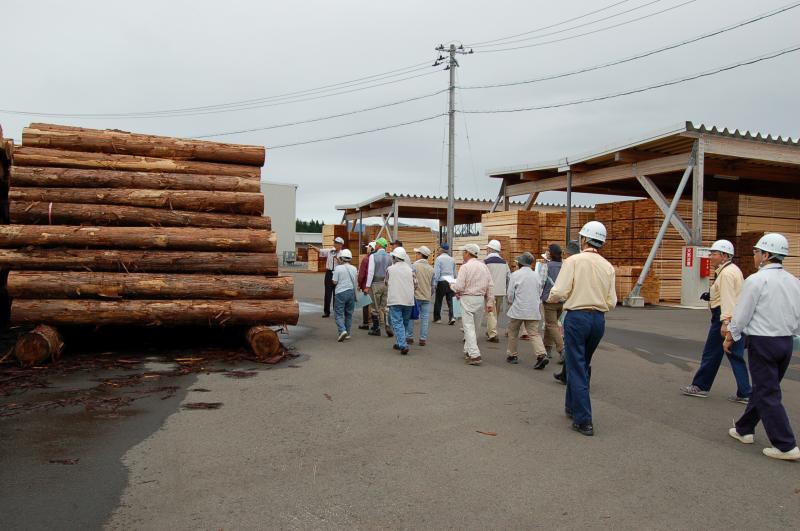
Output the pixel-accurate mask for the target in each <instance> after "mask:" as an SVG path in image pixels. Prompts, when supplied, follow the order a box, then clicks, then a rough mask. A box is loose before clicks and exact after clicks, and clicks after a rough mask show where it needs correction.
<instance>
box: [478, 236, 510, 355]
mask: <svg viewBox="0 0 800 531" xmlns="http://www.w3.org/2000/svg"><path fill="white" fill-rule="evenodd" d="M501 250H502V248H501V246H500V242H499V241H497V240H492V241H490V242H489V243H488V244H487V245H486V253H487V254H486V258H484V260H483V263H484V264H486V267H488V268H489V273H491V274H492V283H493V284H494V293H493V295H494V306H493V307H492V311H491V312H488V313H487V314H486V337H487V338H488V340H489V342H490V343H499V342H500V338H499V337H497V317H498V315H500V312H501V311H503V307H504V306H505V299H506V290H507V289H508V279H509V277H510V276H511V269H509V267H508V263H507V262H506V261H505V260H503V257H502V256H500V251H501Z"/></svg>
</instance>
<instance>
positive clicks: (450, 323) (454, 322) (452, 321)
mask: <svg viewBox="0 0 800 531" xmlns="http://www.w3.org/2000/svg"><path fill="white" fill-rule="evenodd" d="M447 324H449V325H450V326H453V325H454V324H456V320H455V319H452V318H451V319H450V322H449V323H447Z"/></svg>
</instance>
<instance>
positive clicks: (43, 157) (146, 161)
mask: <svg viewBox="0 0 800 531" xmlns="http://www.w3.org/2000/svg"><path fill="white" fill-rule="evenodd" d="M14 164H16V165H17V166H54V167H57V168H85V169H105V170H127V171H146V172H171V173H191V174H202V175H232V176H234V177H245V178H251V179H260V178H261V168H259V167H257V166H245V165H242V164H218V163H216V162H196V161H191V160H172V159H157V158H154V157H139V156H135V155H111V154H108V153H84V152H82V151H61V150H59V149H46V148H35V147H26V146H20V147H15V148H14Z"/></svg>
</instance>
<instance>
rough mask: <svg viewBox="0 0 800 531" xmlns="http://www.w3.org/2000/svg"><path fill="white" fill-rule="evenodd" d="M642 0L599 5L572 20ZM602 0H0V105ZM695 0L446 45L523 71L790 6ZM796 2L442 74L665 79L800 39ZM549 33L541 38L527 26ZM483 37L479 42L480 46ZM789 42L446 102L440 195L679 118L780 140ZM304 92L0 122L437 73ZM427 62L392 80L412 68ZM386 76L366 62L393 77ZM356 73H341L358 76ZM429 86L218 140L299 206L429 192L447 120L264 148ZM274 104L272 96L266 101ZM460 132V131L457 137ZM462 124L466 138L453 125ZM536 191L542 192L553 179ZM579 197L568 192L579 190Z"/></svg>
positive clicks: (222, 80)
mask: <svg viewBox="0 0 800 531" xmlns="http://www.w3.org/2000/svg"><path fill="white" fill-rule="evenodd" d="M651 2H652V5H649V6H646V7H643V8H641V9H638V10H636V11H633V12H631V13H629V14H627V15H622V16H619V17H614V18H611V19H609V20H607V21H605V22H598V23H596V24H591V25H587V26H585V27H583V28H580V29H574V30H570V31H566V32H564V31H563V30H565V29H567V28H570V27H571V26H575V25H579V24H584V23H586V22H591V21H593V20H596V19H598V18H602V17H607V16H610V15H614V14H616V13H619V12H621V11H623V10H628V9H632V8H636V7H639V6H642V5H644V4H647V3H651ZM684 2H686V0H659V1H655V2H653V0H629V1H627V2H623V3H621V4H620V5H619V6H617V7H615V8H613V9H609V10H607V11H603V12H601V13H598V14H596V15H593V16H590V17H587V18H582V19H580V20H577V21H575V22H571V23H568V24H564V25H560V26H556V27H554V28H551V29H549V30H545V31H540V32H538V33H534V34H528V35H524V36H522V37H518V38H516V39H513V40H517V39H522V38H526V37H527V38H530V37H536V39H534V40H525V41H523V42H519V43H515V44H510V45H507V46H503V47H512V46H520V45H528V44H534V43H540V42H542V41H546V40H552V39H558V38H562V37H567V36H570V35H574V34H576V33H582V32H586V31H590V30H594V29H598V28H602V27H605V26H608V25H611V24H615V23H619V22H623V21H626V20H630V19H632V18H636V17H638V16H642V15H646V14H648V13H652V12H655V11H659V10H662V9H666V8H669V7H671V6H677V5H679V4H681V3H684ZM613 3H615V1H614V0H592V1H590V0H572V1H569V2H551V1H544V0H525V1H521V0H520V1H511V0H494V1H492V2H487V1H485V0H483V1H478V0H462V1H460V2H441V1H430V0H428V1H416V0H405V1H403V2H375V1H372V2H367V1H348V0H339V1H336V2H332V1H324V0H306V1H303V2H293V1H275V0H272V1H267V2H255V1H251V2H244V1H234V0H228V1H226V2H219V1H213V2H212V1H204V0H203V1H200V0H192V1H188V0H187V1H176V0H172V1H169V2H166V1H163V0H162V1H158V2H156V1H151V0H139V1H138V2H109V1H107V0H104V1H87V0H83V1H80V2H59V1H28V2H13V3H6V5H4V7H3V11H2V14H3V23H2V31H0V39H1V40H2V44H3V48H4V49H5V50H6V51H7V52H8V53H5V54H3V63H4V64H3V75H2V78H3V79H2V82H0V108H2V109H11V110H21V111H36V112H48V113H76V114H91V113H131V112H133V113H136V112H143V111H154V110H164V109H176V108H185V107H195V106H206V105H215V104H220V103H228V102H235V101H240V100H250V99H255V98H265V97H270V96H274V95H279V94H284V93H288V92H296V91H303V90H306V89H311V88H315V87H319V86H322V85H328V84H333V83H339V82H344V81H348V80H352V79H356V78H361V77H364V76H370V75H373V74H379V73H382V72H387V71H392V70H395V69H400V68H403V67H407V66H409V65H415V64H418V63H424V62H425V61H430V62H431V63H432V62H433V60H434V58H435V57H436V52H434V50H433V48H434V47H435V46H436V45H438V44H439V43H445V44H448V43H450V42H457V43H458V42H463V43H465V44H467V43H476V42H482V41H488V40H494V39H498V38H501V37H506V36H508V35H514V34H520V33H524V32H528V31H531V30H535V29H536V28H540V27H542V26H547V25H550V24H555V23H558V22H561V21H564V20H566V19H569V18H572V17H576V16H579V15H581V14H584V13H587V12H589V11H592V10H595V9H599V8H602V7H604V6H607V5H610V4H613ZM789 3H791V2H789V0H777V1H776V0H761V1H759V2H754V1H744V0H696V1H694V2H691V3H689V4H687V5H685V6H683V7H679V8H677V9H674V10H672V11H669V12H666V13H663V14H661V15H657V16H654V17H652V18H649V19H646V20H642V21H639V22H634V23H632V24H628V25H624V26H622V27H619V28H616V29H612V30H609V31H601V32H599V33H597V34H594V35H590V36H585V37H579V38H574V39H571V40H567V41H562V42H557V43H553V44H548V45H542V46H537V47H529V48H525V49H520V50H514V51H504V52H497V53H478V52H481V51H485V50H489V49H493V48H492V47H484V48H480V47H477V46H476V47H475V51H476V53H475V54H474V55H469V56H465V57H461V58H460V62H461V68H459V69H458V78H459V79H458V81H459V84H461V85H465V86H466V85H479V84H486V83H498V82H507V81H517V80H523V79H530V78H534V77H539V76H543V75H547V74H555V73H560V72H564V71H569V70H574V69H577V68H582V67H586V66H592V65H596V64H600V63H605V62H608V61H612V60H614V59H620V58H624V57H627V56H630V55H634V54H636V53H639V52H643V51H647V50H650V49H653V48H658V47H660V46H664V45H668V44H671V43H674V42H679V41H681V40H684V39H688V38H691V37H694V36H697V35H700V34H702V33H705V32H708V31H712V30H715V29H718V28H722V27H723V26H727V25H730V24H734V23H737V22H739V21H742V20H745V19H748V18H751V17H754V16H756V15H758V14H761V13H763V12H766V11H770V10H772V9H774V8H778V7H781V6H784V5H786V4H789ZM798 29H800V8H797V9H794V10H792V11H789V12H787V13H784V14H781V15H777V16H775V17H772V18H770V19H767V20H764V21H761V22H757V23H755V24H752V25H750V26H747V27H744V28H741V29H737V30H734V31H730V32H728V33H725V34H722V35H719V36H717V37H712V38H709V39H706V40H704V41H701V42H698V43H695V44H691V45H687V46H684V47H682V48H679V49H677V50H673V51H669V52H665V53H662V54H658V55H656V56H653V57H649V58H647V59H643V60H640V61H635V62H632V63H628V64H625V65H620V66H616V67H612V68H607V69H604V70H600V71H597V72H592V73H588V74H584V75H579V76H574V77H569V78H566V79H562V80H555V81H547V82H543V83H538V84H528V85H520V86H516V87H508V88H494V89H485V90H461V91H459V92H458V97H457V107H458V108H459V109H496V108H508V107H524V106H531V105H541V104H548V103H556V102H561V101H568V100H574V99H580V98H589V97H594V96H600V95H604V94H606V93H613V92H618V91H623V90H626V89H631V88H638V87H640V86H645V85H649V84H653V83H657V82H660V81H669V80H672V79H674V78H677V77H682V76H684V75H687V74H693V73H699V72H702V71H704V70H709V69H713V68H715V67H720V66H725V65H728V64H731V63H735V62H739V61H742V60H745V59H749V58H752V57H756V56H759V55H762V54H765V53H768V52H772V51H775V50H779V49H782V48H786V47H790V46H792V45H796V44H800V36H799V35H800V31H798ZM559 31H560V32H561V33H557V34H554V35H551V36H549V37H545V36H543V34H546V33H553V32H559ZM495 48H497V47H495ZM799 59H800V52H796V53H793V54H789V55H785V56H783V57H780V58H777V59H773V60H770V61H766V62H762V63H759V64H757V65H752V66H747V67H743V68H740V69H737V70H733V71H730V72H726V73H723V74H720V75H717V76H714V77H710V78H705V79H701V80H697V81H692V82H688V83H685V84H682V85H679V86H673V87H668V88H663V89H658V90H653V91H650V92H646V93H642V94H638V95H634V96H629V97H624V98H619V99H613V100H608V101H604V102H598V103H590V104H585V105H578V106H574V107H567V108H561V109H554V110H546V111H532V112H520V113H513V114H486V115H477V114H469V115H464V114H458V115H457V139H456V153H457V156H456V162H457V164H456V193H457V195H458V196H464V197H481V198H493V197H494V196H495V195H496V194H497V189H498V183H497V182H496V181H494V180H492V179H489V178H488V177H486V172H487V170H490V169H494V168H498V167H505V166H513V165H519V164H525V163H533V162H539V161H549V160H554V159H558V158H561V157H564V156H568V155H575V154H580V153H584V152H587V151H593V150H595V149H599V148H602V147H607V146H612V145H615V144H618V143H622V142H624V141H625V140H630V139H636V138H637V137H643V136H644V135H645V134H647V133H650V132H652V131H654V130H659V129H663V128H666V127H668V126H670V125H674V124H678V123H680V122H683V121H686V120H692V121H694V122H695V123H700V122H702V123H705V124H707V125H718V126H726V127H729V128H740V129H749V130H757V131H762V132H765V133H773V134H781V135H789V136H792V137H797V136H798V133H799V132H800V126H798V123H800V122H799V121H798V118H800V116H799V114H800V113H799V112H798V108H800V107H798V104H797V95H798V94H800V74H798V65H799V64H800V60H799ZM431 71H432V72H433V73H432V74H430V75H426V76H422V77H418V78H415V79H409V80H406V81H401V82H397V83H391V84H386V85H384V86H380V87H375V88H371V89H368V90H360V91H357V92H351V93H349V94H343V95H338V96H333V97H328V98H322V99H316V100H313V101H305V102H296V103H289V104H281V105H274V103H277V102H276V101H274V100H273V101H271V102H270V103H273V105H272V106H269V107H262V108H256V109H252V108H251V109H246V110H237V111H235V112H226V113H214V114H205V115H200V116H170V117H158V118H148V119H142V118H139V119H133V118H107V119H88V118H57V117H37V116H20V115H14V114H8V113H6V112H0V124H2V126H3V129H4V131H5V136H10V137H12V138H17V139H19V137H20V134H21V131H22V128H23V127H24V126H25V125H26V124H27V123H29V122H31V121H45V122H53V123H65V124H71V125H80V126H86V127H99V128H117V129H124V130H129V131H137V132H144V133H153V134H163V135H171V136H198V135H203V134H208V133H216V132H225V131H232V130H240V129H247V128H255V127H260V126H267V125H272V124H279V123H284V122H290V121H300V120H306V119H310V118H316V117H319V116H325V115H329V114H337V113H343V112H347V111H351V110H354V109H360V108H364V107H370V106H376V105H382V104H385V103H390V102H394V101H398V100H402V99H405V98H412V97H416V96H421V95H425V94H430V93H432V92H435V91H437V90H441V89H444V88H446V86H447V81H448V73H447V72H444V71H441V67H440V68H439V69H434V68H432V67H431ZM426 72H427V71H426V70H421V71H419V72H413V73H412V74H408V75H405V76H401V77H409V76H411V75H417V74H424V73H426ZM396 79H398V78H391V79H385V80H382V81H381V82H383V81H393V80H396ZM362 86H363V85H359V86H358V87H362ZM446 97H447V95H446V94H444V93H443V94H439V95H437V96H434V97H430V98H425V99H421V100H418V101H414V102H411V103H407V104H403V105H398V106H394V107H389V108H386V109H380V110H376V111H371V112H364V113H360V114H357V115H353V116H348V117H343V118H338V119H333V120H327V121H323V122H318V123H313V124H306V125H299V126H293V127H285V128H280V129H273V130H270V131H261V132H252V133H242V134H236V135H231V136H224V137H219V138H218V139H219V140H223V141H230V142H241V143H248V144H262V145H266V146H267V148H268V150H267V163H266V167H265V168H264V173H263V176H264V179H265V180H269V181H276V182H287V183H295V184H297V185H299V189H298V196H297V213H298V216H299V217H301V218H304V219H308V218H317V219H320V218H322V219H325V220H326V221H328V222H336V221H338V220H339V219H340V215H337V212H336V210H335V209H334V205H336V204H343V203H345V204H346V203H354V202H358V201H361V200H363V199H366V198H368V197H371V196H374V195H377V194H380V193H383V192H395V193H408V194H423V195H443V194H446V192H447V170H446V165H445V164H446V157H445V156H443V154H446V151H445V150H444V143H443V141H444V140H445V134H446V118H438V119H435V120H431V121H427V122H423V123H418V124H414V125H409V126H406V127H400V128H396V129H392V130H388V131H383V132H379V133H374V134H369V135H362V136H356V137H352V138H346V139H342V140H335V141H330V142H322V143H318V144H310V145H305V146H297V147H288V148H283V149H275V150H270V149H269V146H276V145H280V144H287V143H292V142H298V141H304V140H310V139H314V138H321V137H328V136H334V135H340V134H346V133H349V132H355V131H360V130H365V129H373V128H378V127H382V126H386V125H391V124H395V123H399V122H404V121H411V120H415V119H418V118H423V117H426V116H430V115H434V114H438V113H442V112H444V111H445V110H446V105H447V100H446ZM278 102H280V103H284V102H283V101H280V100H279V101H278ZM467 133H468V135H467ZM467 137H469V141H468V138H467ZM544 199H549V200H558V199H560V197H559V196H558V195H549V196H547V197H544ZM579 199H581V200H585V199H587V198H585V197H583V198H579Z"/></svg>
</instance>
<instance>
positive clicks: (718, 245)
mask: <svg viewBox="0 0 800 531" xmlns="http://www.w3.org/2000/svg"><path fill="white" fill-rule="evenodd" d="M711 250H712V251H719V252H721V253H725V254H729V255H731V256H733V255H734V252H733V244H732V243H731V242H729V241H728V240H717V241H715V242H714V243H713V244H712V245H711Z"/></svg>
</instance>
